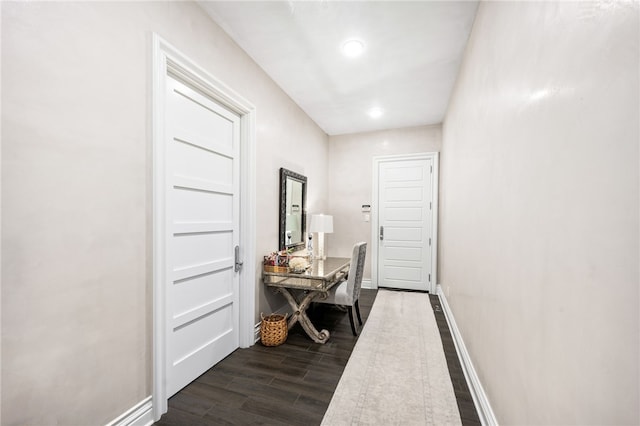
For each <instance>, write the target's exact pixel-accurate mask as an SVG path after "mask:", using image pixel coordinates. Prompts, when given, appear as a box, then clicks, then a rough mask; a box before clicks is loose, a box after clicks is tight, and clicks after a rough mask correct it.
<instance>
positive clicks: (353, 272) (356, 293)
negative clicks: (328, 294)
mask: <svg viewBox="0 0 640 426" xmlns="http://www.w3.org/2000/svg"><path fill="white" fill-rule="evenodd" d="M366 255H367V243H365V242H360V243H356V244H355V245H354V246H353V254H352V255H351V265H350V266H349V276H348V277H347V294H348V295H349V297H350V298H351V303H355V301H356V300H358V297H360V287H362V276H363V274H364V259H365V257H366Z"/></svg>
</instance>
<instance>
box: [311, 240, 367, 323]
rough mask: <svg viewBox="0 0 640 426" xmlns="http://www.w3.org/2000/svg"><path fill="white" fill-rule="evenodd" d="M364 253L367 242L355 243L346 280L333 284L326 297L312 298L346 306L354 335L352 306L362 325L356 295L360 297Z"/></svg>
mask: <svg viewBox="0 0 640 426" xmlns="http://www.w3.org/2000/svg"><path fill="white" fill-rule="evenodd" d="M366 254H367V243H365V242H360V243H356V244H355V245H354V246H353V254H352V255H351V265H350V266H349V274H348V275H347V279H346V281H343V282H342V283H339V284H336V285H335V286H333V287H332V288H331V290H329V292H328V294H327V298H326V299H321V298H317V299H315V300H314V302H317V303H330V304H334V305H342V306H347V307H348V311H349V321H350V322H351V331H352V332H353V335H354V336H357V335H358V332H357V331H356V324H355V321H354V308H355V314H356V315H357V316H358V322H359V323H360V325H361V326H362V318H361V317H360V306H359V305H358V297H360V287H362V275H363V273H364V259H365V256H366Z"/></svg>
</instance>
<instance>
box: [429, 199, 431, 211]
mask: <svg viewBox="0 0 640 426" xmlns="http://www.w3.org/2000/svg"><path fill="white" fill-rule="evenodd" d="M429 210H431V201H429Z"/></svg>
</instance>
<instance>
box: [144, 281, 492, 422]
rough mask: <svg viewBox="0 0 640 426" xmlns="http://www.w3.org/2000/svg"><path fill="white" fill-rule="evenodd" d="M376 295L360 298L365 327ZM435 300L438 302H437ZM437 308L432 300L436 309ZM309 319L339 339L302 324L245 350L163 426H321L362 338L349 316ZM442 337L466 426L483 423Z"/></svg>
mask: <svg viewBox="0 0 640 426" xmlns="http://www.w3.org/2000/svg"><path fill="white" fill-rule="evenodd" d="M376 293H377V292H376V291H375V290H365V289H363V290H362V293H361V295H360V311H361V314H362V320H363V321H364V322H365V324H366V320H367V318H368V317H369V312H370V311H371V307H372V305H373V302H374V300H375V296H376ZM431 297H432V298H433V297H435V298H436V301H437V296H431ZM433 303H434V302H433V300H432V306H433ZM435 310H436V309H435V308H434V311H435ZM434 313H435V315H436V321H437V323H438V326H439V327H442V325H443V324H442V319H444V316H443V315H442V319H439V316H438V312H434ZM309 316H310V317H311V319H312V321H313V323H314V324H315V325H316V326H317V328H318V329H322V328H325V329H327V330H329V331H330V332H331V338H330V339H329V341H328V342H327V343H326V344H324V345H320V344H317V343H314V342H313V341H311V339H309V337H308V336H307V335H306V334H305V332H304V331H303V330H302V328H301V327H300V326H299V325H296V326H295V327H294V328H292V329H291V330H290V332H289V337H288V338H287V341H286V342H285V343H284V344H283V345H281V346H277V347H265V346H262V345H261V344H260V343H257V344H255V345H254V346H252V347H250V348H247V349H238V350H236V351H235V352H233V353H232V354H231V355H229V356H228V357H227V358H225V359H224V360H222V361H221V362H220V363H218V364H217V365H216V366H215V367H213V368H212V369H210V370H209V371H207V372H206V373H204V374H203V375H202V376H200V377H199V378H198V379H196V380H195V381H194V382H193V383H191V384H189V385H188V386H187V387H185V388H184V389H182V390H181V391H180V392H178V393H177V394H176V395H174V396H173V397H172V398H171V399H169V410H168V412H167V413H166V414H165V415H163V416H162V418H161V419H160V420H159V421H158V422H157V423H156V425H158V426H169V425H175V426H178V425H179V426H188V425H221V424H238V425H246V424H269V425H278V424H282V425H309V426H310V425H319V424H320V423H321V421H322V418H323V416H324V413H325V411H326V409H327V407H328V406H329V402H330V401H331V397H332V396H333V392H334V391H335V388H336V386H337V385H338V381H339V380H340V376H341V375H342V372H343V370H344V368H345V366H346V364H347V361H348V359H349V356H350V355H351V352H352V350H353V347H354V346H355V343H356V341H357V338H356V337H354V336H353V335H352V334H351V327H350V325H349V318H348V316H347V312H346V311H343V310H340V309H339V308H337V307H334V306H331V305H324V304H320V305H317V306H316V307H315V308H314V309H313V310H312V311H311V312H310V314H309ZM444 326H446V320H445V321H444ZM442 330H443V329H442V328H440V332H441V336H443V347H444V350H445V355H446V357H447V362H448V363H449V369H450V373H451V377H452V381H453V383H454V389H455V392H456V397H457V398H458V406H459V408H460V412H461V417H462V420H463V424H465V425H475V424H480V422H479V420H478V416H477V414H476V413H475V408H473V401H472V400H471V396H470V394H469V391H468V388H466V382H465V383H464V385H465V386H464V387H463V386H461V385H462V383H460V377H462V381H463V382H464V375H463V374H462V369H461V368H460V365H459V363H458V366H457V368H459V371H457V370H456V369H455V366H454V368H453V370H452V364H453V359H454V358H455V360H456V361H457V356H456V354H455V347H453V341H452V340H451V336H450V334H449V331H448V328H446V333H444V334H443V331H442ZM447 335H448V338H447ZM449 342H450V343H451V344H449ZM452 348H453V354H452V353H451V350H452ZM447 351H449V352H447ZM464 389H466V393H465V391H464ZM469 401H471V407H469ZM472 408H473V414H475V417H473V415H472V413H471V409H472ZM463 410H464V415H462V413H463Z"/></svg>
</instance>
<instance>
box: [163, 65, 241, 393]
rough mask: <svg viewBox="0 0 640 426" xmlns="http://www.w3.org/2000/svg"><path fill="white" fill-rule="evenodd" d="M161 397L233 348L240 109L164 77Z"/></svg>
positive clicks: (235, 344)
mask: <svg viewBox="0 0 640 426" xmlns="http://www.w3.org/2000/svg"><path fill="white" fill-rule="evenodd" d="M165 118H166V119H165V126H166V127H165V135H166V146H165V149H166V156H165V158H166V164H165V170H166V179H165V182H166V188H165V191H166V193H165V200H166V210H165V211H166V233H165V238H166V253H165V256H166V258H165V265H166V286H167V287H166V310H165V312H166V314H167V317H168V318H167V321H166V324H167V326H166V336H167V339H166V344H167V348H166V363H167V365H166V368H167V369H166V377H167V397H170V396H171V395H173V394H175V393H176V392H177V391H179V390H180V389H182V388H183V387H184V386H185V385H187V384H188V383H190V382H191V381H193V380H194V379H195V378H196V377H198V376H199V375H201V374H202V373H203V372H205V371H206V370H208V369H209V368H211V367H212V366H213V365H215V364H216V363H217V362H218V361H220V360H222V359H223V358H224V357H225V356H227V355H228V354H230V353H231V352H233V351H234V350H235V349H236V348H238V341H239V332H238V329H239V315H238V312H239V297H238V294H239V288H238V286H239V274H238V273H237V272H235V271H234V265H235V259H234V248H235V246H236V245H238V241H239V184H240V182H239V179H240V176H239V166H238V164H239V122H240V117H239V116H238V115H236V114H235V113H233V112H231V111H229V110H227V109H226V108H223V107H222V106H220V105H219V104H217V103H216V102H214V101H212V100H211V99H210V98H208V97H206V96H204V95H203V94H202V93H200V92H198V91H196V90H193V89H192V88H190V87H188V86H186V85H185V84H183V83H181V82H179V81H177V80H176V79H174V78H172V77H168V78H167V86H166V109H165Z"/></svg>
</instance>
